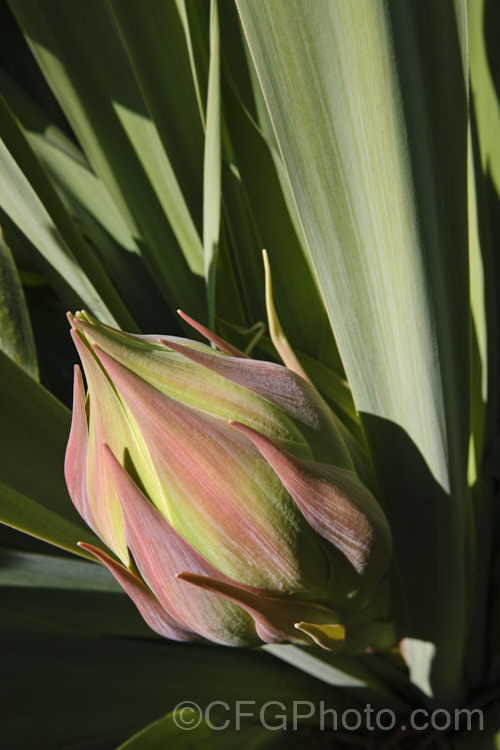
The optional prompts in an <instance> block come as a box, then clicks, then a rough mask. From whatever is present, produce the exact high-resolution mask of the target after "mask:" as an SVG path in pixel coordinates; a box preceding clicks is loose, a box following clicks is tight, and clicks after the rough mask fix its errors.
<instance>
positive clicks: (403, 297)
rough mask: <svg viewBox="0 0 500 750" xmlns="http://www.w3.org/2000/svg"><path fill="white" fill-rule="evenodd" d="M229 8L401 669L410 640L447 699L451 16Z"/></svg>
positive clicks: (463, 250) (454, 193)
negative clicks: (282, 196)
mask: <svg viewBox="0 0 500 750" xmlns="http://www.w3.org/2000/svg"><path fill="white" fill-rule="evenodd" d="M237 5H238V9H239V12H240V15H241V20H242V24H243V29H244V32H245V35H246V38H247V41H248V44H249V48H250V52H251V55H252V59H253V62H254V64H255V68H256V71H257V75H258V77H259V82H260V85H261V87H262V91H263V94H264V97H265V100H266V104H267V107H268V109H269V114H270V117H271V121H272V124H273V127H274V131H275V135H276V140H277V142H278V145H279V147H280V150H281V154H282V158H283V162H284V165H285V169H286V170H287V174H288V178H289V180H290V184H291V189H292V192H293V195H294V199H295V202H296V205H297V210H298V215H299V217H300V221H301V223H302V227H303V231H304V236H305V240H306V243H307V248H308V252H309V254H310V258H311V261H312V263H313V265H314V267H315V270H316V276H317V282H318V285H319V287H320V289H321V291H322V295H323V299H324V302H325V306H326V308H327V310H328V313H329V317H330V322H331V325H332V328H333V330H334V333H335V337H336V340H337V344H338V346H339V351H340V354H341V357H342V360H343V362H344V366H345V369H346V373H347V376H348V379H349V383H350V385H351V388H352V391H353V395H354V399H355V403H356V406H357V408H358V410H359V411H360V412H361V413H362V415H363V420H364V424H365V428H366V430H367V432H368V436H369V440H370V444H371V447H372V451H373V454H374V458H375V464H376V469H377V473H378V476H379V481H380V486H381V489H382V498H383V501H384V503H385V507H386V511H387V513H388V516H389V518H390V521H391V525H392V527H393V532H394V534H395V556H396V565H397V570H398V574H399V583H400V588H401V593H402V598H403V602H404V609H405V614H406V629H407V633H408V635H410V636H411V637H412V638H414V639H415V648H414V649H413V650H414V653H413V656H412V662H413V664H415V663H416V661H417V660H418V659H419V656H418V651H419V646H418V644H417V639H418V640H420V641H430V642H433V643H434V644H436V646H437V650H436V654H437V655H436V657H435V659H434V662H433V663H432V664H431V660H430V659H429V660H428V663H427V666H426V667H425V668H424V674H425V675H426V677H425V678H424V679H423V680H422V681H421V685H422V687H425V686H426V685H425V683H426V682H427V678H430V682H431V685H430V686H428V687H429V689H431V690H432V691H433V692H434V693H435V695H436V696H439V698H440V699H441V701H443V700H453V699H456V698H457V695H459V694H460V692H461V688H460V686H461V684H463V682H462V681H463V653H464V645H465V628H466V608H467V603H468V597H467V590H466V574H465V569H464V559H465V558H464V555H465V554H466V550H467V548H468V541H467V539H468V533H469V531H468V527H467V519H468V514H469V508H468V505H469V500H468V498H467V495H466V491H465V488H466V466H467V452H468V441H469V425H468V409H469V406H468V404H469V400H468V371H469V363H468V328H469V294H468V258H467V224H466V221H467V179H466V177H467V123H468V118H467V46H466V34H465V24H466V15H465V6H464V5H463V4H462V3H460V2H457V3H453V2H443V3H439V4H435V5H432V6H431V5H429V4H414V3H411V2H401V3H389V2H381V3H376V4H374V3H371V2H357V3H355V4H352V3H344V2H341V1H332V0H324V1H323V0H319V1H318V0H315V1H314V2H303V1H302V0H301V1H300V2H296V1H293V0H292V1H291V2H287V3H279V2H259V1H257V2H255V1H254V0H253V1H252V2H247V1H246V0H238V2H237ZM445 528H446V529H448V533H446V534H445V533H443V532H442V530H443V529H445ZM417 571H418V574H417ZM426 653H429V650H427V651H426ZM420 656H421V657H423V658H425V657H424V653H423V652H422V653H421V654H420ZM421 667H422V664H420V668H421ZM431 672H432V674H431Z"/></svg>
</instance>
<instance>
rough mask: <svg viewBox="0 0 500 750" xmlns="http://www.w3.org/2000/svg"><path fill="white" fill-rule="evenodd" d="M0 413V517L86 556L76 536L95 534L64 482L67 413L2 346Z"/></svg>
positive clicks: (92, 538)
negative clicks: (81, 516)
mask: <svg viewBox="0 0 500 750" xmlns="http://www.w3.org/2000/svg"><path fill="white" fill-rule="evenodd" d="M0 413H1V414H2V430H1V431H0V477H1V483H0V522H2V523H5V524H7V525H9V526H12V527H14V528H16V529H19V530H21V531H24V532H25V533H27V534H32V535H33V536H36V537H38V538H39V539H43V540H45V541H48V542H50V543H51V544H56V545H58V546H60V547H63V548H64V549H68V550H70V551H71V552H74V553H76V554H80V555H82V554H83V555H84V556H88V555H86V554H85V553H83V550H80V549H79V548H77V547H76V546H75V545H76V542H77V541H80V540H81V541H90V542H91V543H95V542H96V537H95V535H94V534H93V533H92V532H91V531H90V530H89V529H88V528H87V526H86V525H85V523H84V522H83V521H82V520H81V518H80V516H79V515H78V513H77V512H76V510H75V508H74V507H73V504H72V502H71V500H70V499H69V496H68V492H67V490H66V485H65V483H64V474H63V462H64V452H65V449H66V440H67V436H68V433H69V425H70V413H69V411H68V410H67V409H66V407H64V406H63V405H62V404H61V403H60V402H59V401H57V399H55V398H54V397H53V396H51V394H50V393H49V392H48V391H46V390H45V388H43V387H42V386H41V385H39V384H38V383H37V382H36V381H34V380H33V379H32V378H31V377H30V376H29V375H27V374H26V373H25V372H24V370H22V369H21V368H20V367H18V366H17V365H15V364H14V362H12V360H10V359H9V357H7V355H5V354H4V353H3V352H0ZM97 541H98V540H97Z"/></svg>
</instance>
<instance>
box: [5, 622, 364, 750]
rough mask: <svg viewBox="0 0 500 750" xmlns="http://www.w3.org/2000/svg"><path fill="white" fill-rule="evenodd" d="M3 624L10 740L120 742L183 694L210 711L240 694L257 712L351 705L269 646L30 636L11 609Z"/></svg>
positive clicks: (31, 748)
mask: <svg viewBox="0 0 500 750" xmlns="http://www.w3.org/2000/svg"><path fill="white" fill-rule="evenodd" d="M0 630H1V633H2V644H3V648H4V654H3V656H2V670H3V672H2V673H3V675H4V677H5V679H3V680H2V681H1V685H0V700H1V703H2V706H3V707H4V709H5V711H4V713H5V715H4V718H3V719H2V741H3V742H4V743H5V745H6V747H16V746H17V747H19V746H22V747H23V750H39V748H41V747H46V748H49V747H50V748H52V747H59V746H68V745H69V746H71V744H72V743H74V744H77V743H81V744H82V745H83V746H84V747H85V746H86V745H90V746H92V744H91V743H92V742H95V743H96V744H97V740H98V739H99V740H100V742H101V743H104V742H105V741H107V747H108V748H109V747H113V748H115V747H116V746H117V745H118V743H119V742H123V741H124V740H125V739H126V738H127V737H129V736H130V735H131V734H132V733H133V732H137V731H138V730H139V729H140V728H141V727H144V726H145V724H147V723H149V722H151V721H153V720H154V719H156V718H158V717H159V716H163V715H164V714H165V712H169V711H172V710H173V709H174V708H175V706H176V705H177V704H178V703H179V702H180V701H181V700H183V699H184V700H192V701H194V702H196V703H197V704H198V705H200V706H201V707H202V709H205V708H206V707H207V706H208V705H209V704H211V703H212V702H213V701H214V700H215V701H217V700H220V701H226V702H228V703H229V704H230V705H231V706H234V705H235V702H236V701H237V700H240V701H252V702H253V704H251V705H252V708H253V710H254V711H256V712H258V711H259V710H260V708H261V707H262V706H263V705H264V704H265V703H266V702H267V701H272V700H277V701H281V702H282V703H283V704H284V706H285V708H284V711H285V712H286V713H287V714H288V715H289V716H292V711H293V701H312V702H313V703H314V704H315V705H316V706H318V710H317V712H316V721H317V720H318V718H317V717H319V706H320V704H321V701H322V700H323V701H326V702H328V705H329V706H330V705H331V706H332V707H335V708H337V709H338V710H339V711H340V710H343V709H345V708H346V707H347V706H348V705H349V703H348V699H347V698H346V697H345V695H344V694H343V693H342V692H341V691H335V690H330V689H325V686H324V685H323V684H322V683H321V682H318V681H316V680H314V679H313V678H312V677H309V676H308V675H304V674H301V673H300V672H298V671H297V670H294V669H293V668H291V667H290V666H288V665H286V664H280V663H278V662H276V661H275V660H274V659H271V658H270V657H269V656H267V655H266V654H264V653H259V652H252V651H244V650H239V649H235V648H221V647H216V646H212V645H210V646H199V645H194V644H190V645H184V644H183V645H179V644H175V643H170V642H168V641H154V642H153V641H151V642H146V643H145V642H141V641H137V640H136V641H134V640H133V639H130V638H83V637H78V636H68V635H64V634H62V633H61V634H58V635H51V634H39V635H35V634H32V633H30V634H27V633H26V632H23V623H22V620H21V619H19V618H17V619H15V618H13V619H12V620H10V621H8V620H7V618H6V617H5V616H2V621H1V625H0ZM54 707H57V711H55V710H54ZM27 716H29V721H27V720H26V717H27ZM313 721H314V719H313V718H310V719H309V723H310V722H313ZM84 743H86V745H85V744H84Z"/></svg>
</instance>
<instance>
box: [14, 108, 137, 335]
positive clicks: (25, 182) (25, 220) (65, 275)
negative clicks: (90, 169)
mask: <svg viewBox="0 0 500 750" xmlns="http://www.w3.org/2000/svg"><path fill="white" fill-rule="evenodd" d="M0 121H1V128H0V135H1V136H2V140H1V141H0V165H1V180H0V207H1V208H2V209H3V211H5V213H6V214H7V215H8V216H9V217H10V219H11V220H12V221H13V222H14V224H16V225H17V227H18V228H19V229H20V230H21V231H22V232H23V234H24V235H25V236H26V237H27V238H28V239H29V240H30V242H31V243H32V245H34V246H35V247H36V248H37V250H38V251H39V252H40V253H41V255H42V256H43V258H44V259H45V260H46V261H48V263H49V264H50V265H51V266H52V267H53V268H54V273H55V275H56V276H57V277H58V278H60V279H61V282H62V284H63V285H67V284H69V285H70V286H71V288H72V289H73V290H74V292H75V293H76V294H77V295H78V296H79V298H80V299H81V301H82V303H84V304H85V305H88V306H89V307H90V308H91V309H92V310H94V312H95V314H96V315H98V316H100V317H101V318H102V319H105V320H107V321H108V322H109V323H110V324H111V325H116V324H118V325H119V322H118V318H119V319H120V321H121V322H123V323H124V324H127V325H128V326H133V327H134V328H135V324H134V323H133V320H132V318H131V316H130V314H129V313H128V312H127V310H126V308H125V306H124V305H123V302H122V301H121V300H120V299H119V297H118V295H117V294H116V291H115V290H114V288H113V286H112V285H111V283H110V281H109V279H108V278H107V277H106V274H105V273H104V272H103V270H102V268H101V267H100V266H99V264H98V263H97V262H96V259H95V258H94V257H93V255H92V252H91V251H90V249H89V247H88V246H87V245H86V244H85V242H84V240H83V238H82V237H81V235H80V234H79V232H78V230H77V229H76V227H75V226H74V224H73V222H72V221H71V219H70V217H69V216H68V214H67V212H66V211H65V209H64V207H63V205H62V204H61V202H60V200H59V198H58V196H57V194H56V192H55V190H54V188H53V186H52V185H51V183H50V181H49V179H48V178H47V175H46V174H45V172H44V171H43V169H42V167H41V166H40V164H39V162H38V160H37V159H36V157H35V155H34V154H33V152H32V150H31V148H30V146H29V144H28V142H27V141H26V138H25V137H24V135H23V133H22V131H21V130H20V128H19V126H18V125H17V123H16V122H15V120H14V118H13V116H12V114H11V113H10V112H9V110H8V108H7V106H6V105H5V103H4V102H3V100H2V98H1V97H0ZM91 279H93V280H94V281H95V283H93V281H91ZM100 292H101V293H102V294H101V293H100ZM108 304H109V307H108ZM113 312H115V313H116V317H115V315H114V314H113Z"/></svg>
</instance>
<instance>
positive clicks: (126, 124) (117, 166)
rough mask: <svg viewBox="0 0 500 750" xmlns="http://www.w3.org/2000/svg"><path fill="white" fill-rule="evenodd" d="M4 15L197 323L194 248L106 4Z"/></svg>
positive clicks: (155, 268) (147, 256)
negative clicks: (14, 25)
mask: <svg viewBox="0 0 500 750" xmlns="http://www.w3.org/2000/svg"><path fill="white" fill-rule="evenodd" d="M11 6H12V10H13V12H14V14H15V15H16V18H17V20H18V21H19V23H20V25H21V27H22V29H23V31H24V33H25V34H26V36H27V37H28V39H29V41H30V44H31V46H32V48H33V51H34V53H35V55H36V57H37V59H38V62H39V64H40V66H41V68H42V70H43V73H44V75H45V77H46V78H47V80H48V82H49V84H50V86H51V87H52V89H53V91H54V93H55V95H56V96H57V97H58V99H59V100H60V103H61V106H62V108H63V110H64V112H65V114H66V115H67V117H68V120H69V122H70V124H71V126H72V128H73V130H74V132H75V133H76V135H77V137H78V139H79V142H80V144H81V146H82V148H83V150H84V151H85V153H86V155H87V156H88V159H89V162H90V163H91V164H92V167H93V168H94V169H95V171H96V173H97V174H98V176H99V177H100V179H102V181H103V183H104V184H105V186H106V188H107V189H108V191H109V193H110V196H111V197H112V199H113V201H114V202H115V204H116V206H117V208H118V210H119V211H120V213H121V215H122V217H123V219H124V221H125V222H126V224H127V226H128V229H129V231H130V233H131V234H132V235H133V236H134V238H136V240H137V243H138V245H139V246H140V248H141V251H142V254H143V258H144V260H145V262H146V264H147V266H148V268H149V270H150V271H151V272H152V274H153V275H154V277H155V279H157V281H158V285H159V286H160V288H161V289H162V291H164V292H165V293H166V295H167V298H168V301H169V302H170V303H171V304H172V308H173V309H175V307H176V306H177V307H178V306H179V305H180V304H183V306H184V307H186V305H189V308H190V311H192V314H193V315H195V316H199V317H203V313H204V308H203V305H201V304H200V301H199V298H200V294H199V292H200V287H201V288H202V286H201V283H200V284H199V285H198V289H197V288H196V286H195V282H196V278H193V277H195V276H197V275H200V276H201V275H202V274H203V252H202V245H201V241H200V238H199V236H198V232H197V230H196V227H195V225H194V222H193V220H192V217H191V213H190V211H189V209H188V207H187V205H186V203H185V200H184V197H183V194H182V191H181V189H180V187H179V184H178V181H177V178H176V175H175V173H174V170H173V168H172V165H171V163H170V160H169V157H168V154H167V153H166V152H165V150H164V148H163V145H162V143H161V140H160V136H159V134H158V131H157V129H156V127H155V124H154V123H153V121H152V119H151V117H150V113H149V111H148V108H147V106H146V104H145V102H144V99H143V96H142V93H141V91H140V89H139V86H138V84H137V80H136V77H135V74H134V70H133V69H132V66H131V62H130V59H129V57H128V53H127V50H126V49H125V48H124V45H123V43H122V41H121V38H120V36H119V32H118V29H117V27H116V25H115V22H114V20H113V18H112V16H111V14H110V13H109V11H108V8H107V7H106V3H104V2H101V1H100V0H88V2H86V3H85V5H80V4H75V5H74V6H73V5H72V6H71V7H69V6H68V4H67V3H65V2H60V1H59V0H55V1H54V2H50V3H48V4H46V5H45V4H44V5H43V6H42V5H40V4H39V3H37V2H33V0H13V2H12V3H11ZM179 33H182V30H181V29H179ZM186 64H187V63H186Z"/></svg>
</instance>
